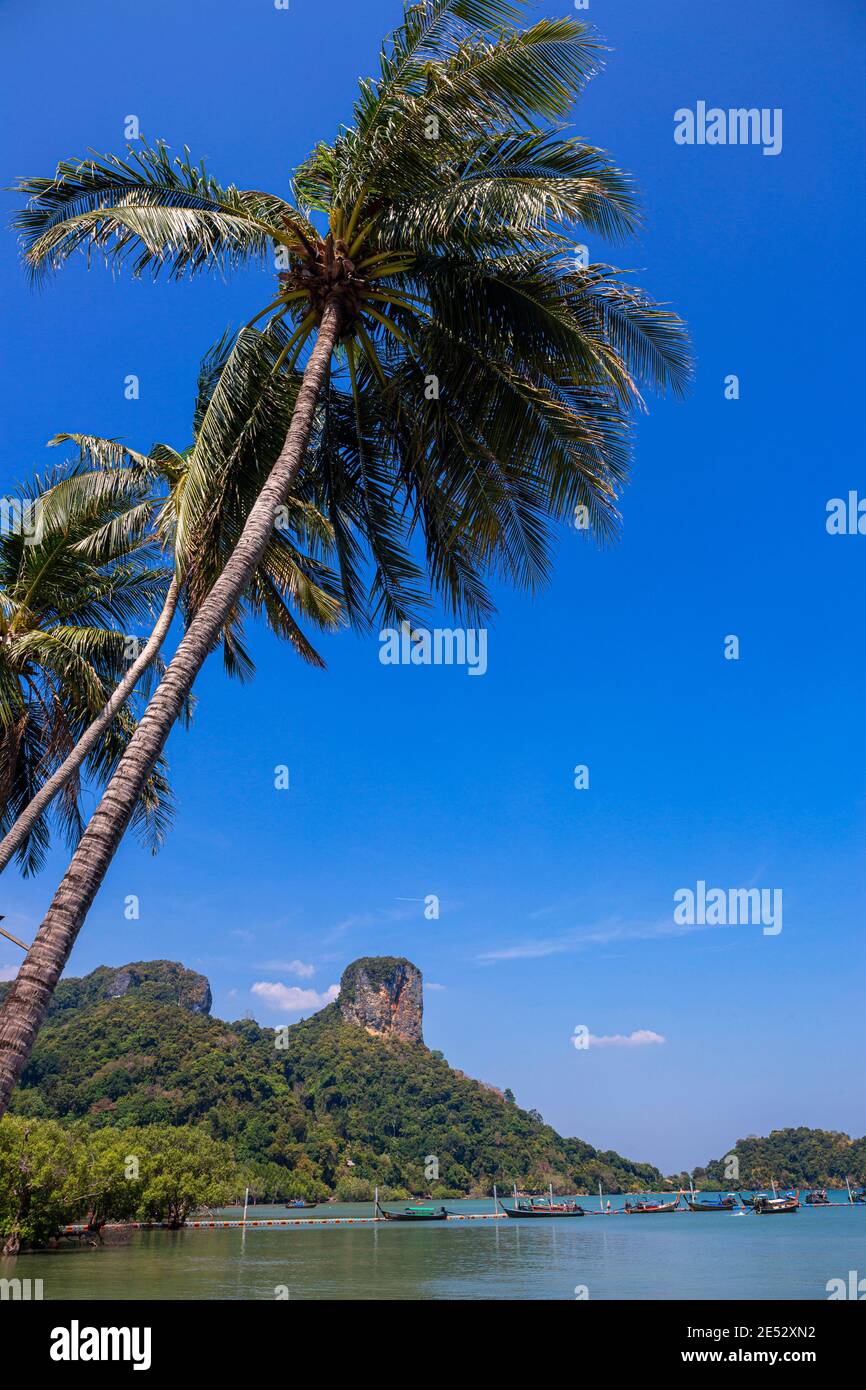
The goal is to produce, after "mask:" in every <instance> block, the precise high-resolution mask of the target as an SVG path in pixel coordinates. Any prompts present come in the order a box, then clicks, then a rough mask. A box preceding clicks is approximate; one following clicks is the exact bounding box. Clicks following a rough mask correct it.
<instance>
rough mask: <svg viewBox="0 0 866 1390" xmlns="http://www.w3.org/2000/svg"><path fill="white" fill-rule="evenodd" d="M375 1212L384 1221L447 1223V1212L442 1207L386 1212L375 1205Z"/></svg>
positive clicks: (381, 1207) (406, 1208)
mask: <svg viewBox="0 0 866 1390" xmlns="http://www.w3.org/2000/svg"><path fill="white" fill-rule="evenodd" d="M376 1211H377V1214H378V1215H379V1216H383V1217H384V1218H385V1220H386V1221H447V1220H448V1212H447V1211H446V1210H445V1208H444V1207H438V1208H437V1207H404V1208H403V1210H402V1211H386V1210H385V1208H384V1207H383V1206H380V1205H379V1203H378V1202H377V1203H376Z"/></svg>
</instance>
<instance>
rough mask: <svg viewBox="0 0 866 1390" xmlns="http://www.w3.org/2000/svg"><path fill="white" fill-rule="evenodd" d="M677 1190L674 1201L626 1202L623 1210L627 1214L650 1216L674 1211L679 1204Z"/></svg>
mask: <svg viewBox="0 0 866 1390" xmlns="http://www.w3.org/2000/svg"><path fill="white" fill-rule="evenodd" d="M680 1196H681V1194H680V1193H679V1192H678V1193H677V1196H676V1201H674V1202H635V1203H634V1204H632V1203H631V1202H626V1204H625V1206H624V1207H623V1211H624V1212H625V1213H626V1215H627V1216H651V1215H657V1214H658V1213H659V1212H663V1211H676V1210H677V1208H678V1207H679V1204H680Z"/></svg>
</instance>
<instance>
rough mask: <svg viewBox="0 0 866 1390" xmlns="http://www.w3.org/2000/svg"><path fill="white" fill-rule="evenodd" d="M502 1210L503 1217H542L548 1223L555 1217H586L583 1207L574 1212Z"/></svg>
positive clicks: (507, 1208)
mask: <svg viewBox="0 0 866 1390" xmlns="http://www.w3.org/2000/svg"><path fill="white" fill-rule="evenodd" d="M502 1210H503V1211H504V1212H505V1215H506V1216H514V1217H518V1216H519V1217H524V1216H526V1217H528V1218H529V1219H530V1220H532V1218H533V1217H535V1216H541V1217H543V1218H544V1219H545V1221H550V1220H551V1219H553V1218H555V1217H557V1216H585V1215H586V1212H585V1211H584V1209H583V1207H577V1208H576V1209H575V1210H574V1211H544V1210H543V1209H542V1208H539V1209H538V1210H537V1211H529V1210H521V1208H520V1207H518V1208H516V1209H515V1208H514V1207H503V1208H502Z"/></svg>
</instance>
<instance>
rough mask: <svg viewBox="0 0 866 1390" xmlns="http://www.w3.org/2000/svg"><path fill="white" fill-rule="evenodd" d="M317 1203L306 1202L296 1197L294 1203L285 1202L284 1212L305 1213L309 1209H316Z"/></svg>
mask: <svg viewBox="0 0 866 1390" xmlns="http://www.w3.org/2000/svg"><path fill="white" fill-rule="evenodd" d="M318 1205H319V1203H318V1202H306V1201H304V1199H303V1197H298V1198H296V1200H295V1201H294V1202H286V1204H285V1209H286V1211H307V1210H308V1209H309V1208H310V1207H317V1206H318Z"/></svg>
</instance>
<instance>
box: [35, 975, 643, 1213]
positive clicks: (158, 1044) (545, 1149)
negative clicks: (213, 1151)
mask: <svg viewBox="0 0 866 1390" xmlns="http://www.w3.org/2000/svg"><path fill="white" fill-rule="evenodd" d="M202 986H204V988H203V987H202ZM205 990H206V995H205ZM61 991H62V992H63V993H61ZM209 1002H210V991H209V989H208V988H207V981H205V980H203V977H202V976H196V975H193V974H192V973H191V972H188V971H185V970H184V969H183V967H182V966H179V965H177V964H174V963H172V962H150V963H141V962H139V963H138V964H136V965H134V966H126V967H123V968H122V969H121V970H119V971H118V970H113V971H112V970H107V969H105V968H103V969H102V970H101V971H95V972H94V973H93V975H90V976H87V977H86V978H85V979H84V980H79V981H76V980H69V981H66V982H64V984H62V985H61V986H60V989H59V990H58V998H57V1003H56V1006H55V1008H54V1009H53V1010H52V1013H51V1015H50V1017H49V1019H48V1021H47V1022H46V1024H45V1027H44V1028H43V1030H42V1032H41V1034H40V1036H39V1040H38V1042H37V1044H36V1047H35V1049H34V1053H33V1056H32V1059H31V1061H30V1064H29V1065H28V1067H27V1069H26V1071H25V1073H24V1076H23V1077H22V1082H21V1085H20V1086H19V1089H18V1091H17V1092H16V1095H15V1098H14V1102H13V1107H12V1108H13V1111H15V1112H17V1113H19V1114H29V1115H38V1116H45V1117H53V1118H58V1119H61V1120H64V1121H71V1120H79V1119H80V1120H84V1121H85V1122H86V1123H88V1124H90V1125H93V1126H111V1127H120V1128H123V1127H126V1126H130V1125H150V1124H161V1125H166V1124H167V1125H186V1124H194V1125H196V1126H199V1127H201V1128H203V1129H204V1130H206V1131H207V1132H208V1133H209V1134H210V1135H211V1136H212V1137H214V1138H217V1139H223V1140H227V1141H228V1142H229V1143H230V1144H231V1145H232V1147H233V1149H234V1151H235V1153H236V1155H237V1158H238V1159H239V1161H241V1162H242V1163H243V1164H244V1166H245V1168H246V1169H248V1170H249V1168H250V1166H252V1168H253V1171H254V1176H255V1180H256V1182H257V1184H258V1186H259V1189H260V1191H261V1192H262V1194H263V1195H269V1196H274V1197H278V1196H291V1195H296V1194H297V1195H310V1196H314V1195H315V1196H324V1195H325V1192H326V1191H327V1192H332V1191H339V1192H340V1193H341V1195H344V1196H353V1195H358V1196H360V1195H362V1193H363V1194H364V1195H366V1191H367V1190H368V1189H369V1187H370V1185H371V1184H373V1183H378V1184H379V1185H380V1187H381V1188H382V1189H383V1190H384V1191H385V1192H389V1191H392V1192H395V1193H399V1192H406V1193H421V1192H432V1193H434V1195H438V1194H440V1193H442V1194H443V1195H444V1193H445V1192H446V1191H450V1192H455V1193H457V1192H471V1191H478V1192H482V1191H483V1192H488V1191H490V1190H491V1188H492V1184H493V1182H494V1181H495V1182H497V1183H498V1184H499V1186H500V1187H501V1188H505V1189H510V1187H511V1184H512V1183H513V1182H517V1183H518V1184H519V1185H523V1186H529V1187H532V1188H538V1189H542V1188H546V1187H547V1185H548V1183H550V1182H552V1183H553V1186H554V1190H560V1191H568V1192H574V1191H579V1190H588V1191H596V1190H597V1187H598V1183H599V1181H601V1182H602V1183H603V1184H604V1187H605V1189H606V1190H607V1191H617V1190H622V1191H639V1190H648V1189H652V1188H658V1186H659V1185H660V1184H661V1182H662V1178H661V1174H660V1173H659V1172H658V1170H657V1169H655V1168H653V1167H652V1166H651V1165H649V1164H639V1163H632V1162H629V1161H628V1160H626V1159H624V1158H621V1157H620V1156H619V1155H618V1154H616V1153H613V1152H598V1151H597V1150H595V1149H593V1148H592V1147H591V1146H590V1145H589V1144H585V1143H583V1142H582V1141H581V1140H579V1139H563V1138H562V1137H561V1136H560V1135H558V1134H557V1133H556V1131H555V1130H553V1129H552V1128H551V1127H550V1126H549V1125H546V1124H545V1123H544V1122H543V1120H542V1119H541V1117H540V1116H538V1115H537V1114H535V1113H534V1112H530V1111H526V1110H522V1109H521V1108H520V1107H519V1106H517V1105H516V1104H514V1102H513V1101H512V1099H511V1098H510V1095H508V1094H507V1093H506V1094H502V1093H500V1092H498V1091H495V1090H494V1089H493V1088H491V1087H488V1086H484V1085H482V1084H481V1083H479V1082H477V1081H473V1080H470V1079H469V1078H468V1077H465V1076H463V1075H462V1074H461V1073H459V1072H457V1071H454V1070H452V1068H451V1067H450V1066H449V1065H448V1063H447V1062H446V1061H445V1059H444V1058H443V1057H442V1056H441V1054H438V1053H434V1052H430V1051H429V1050H428V1049H427V1048H426V1047H425V1046H424V1044H423V1042H422V1041H420V1008H421V994H420V974H419V972H418V971H417V970H416V969H415V967H414V966H412V965H411V964H410V963H409V962H407V961H400V960H393V959H392V958H385V959H374V960H366V961H358V962H355V963H354V964H353V965H352V966H350V967H349V969H348V970H347V971H346V973H345V975H344V991H343V995H341V1000H339V1001H338V1002H337V1003H335V1004H331V1005H328V1007H327V1008H325V1009H323V1010H322V1011H321V1012H320V1013H318V1014H316V1015H314V1016H313V1017H312V1018H310V1019H308V1020H306V1021H305V1022H302V1023H297V1024H295V1025H294V1026H292V1027H291V1028H289V1029H286V1030H284V1031H282V1032H280V1031H275V1030H273V1029H269V1028H262V1027H260V1026H259V1025H258V1024H257V1023H255V1022H253V1021H252V1020H246V1019H245V1020H243V1021H241V1022H237V1023H224V1022H221V1021H220V1020H219V1019H214V1018H211V1017H209V1016H208V1014H207V1012H205V1011H204V1005H205V1003H206V1004H207V1005H208V1006H209ZM341 1004H342V1008H341ZM350 1020H351V1021H350ZM410 1037H412V1038H415V1037H417V1039H418V1040H417V1041H407V1040H406V1039H407V1038H410ZM437 1166H438V1174H439V1177H438V1179H437V1178H436V1177H435V1174H436V1171H437Z"/></svg>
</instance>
